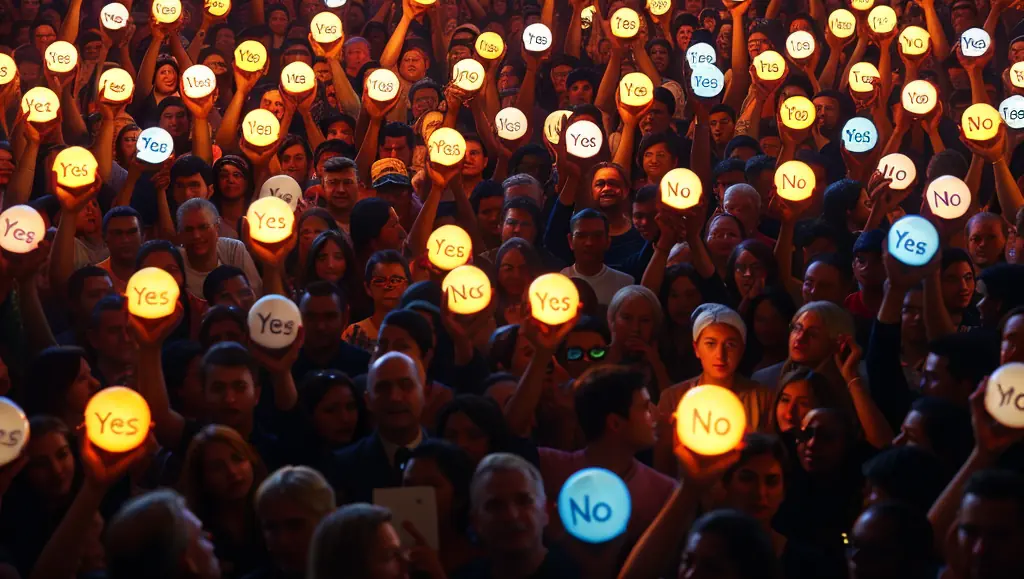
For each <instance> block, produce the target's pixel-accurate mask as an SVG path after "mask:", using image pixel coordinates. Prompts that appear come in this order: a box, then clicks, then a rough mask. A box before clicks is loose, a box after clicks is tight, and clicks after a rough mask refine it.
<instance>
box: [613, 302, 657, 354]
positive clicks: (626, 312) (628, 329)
mask: <svg viewBox="0 0 1024 579" xmlns="http://www.w3.org/2000/svg"><path fill="white" fill-rule="evenodd" d="M654 320H655V317H654V312H653V311H652V309H651V304H650V303H649V302H648V301H647V300H646V299H644V298H642V297H640V296H630V297H628V298H626V299H625V300H623V302H622V305H621V306H620V307H619V309H618V311H617V312H615V316H614V317H613V318H612V324H611V326H612V327H611V330H612V342H620V343H622V342H625V341H626V340H628V339H630V338H635V339H639V340H643V341H644V342H645V343H648V344H650V343H651V342H652V341H653V339H654Z"/></svg>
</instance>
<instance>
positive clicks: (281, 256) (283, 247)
mask: <svg viewBox="0 0 1024 579" xmlns="http://www.w3.org/2000/svg"><path fill="white" fill-rule="evenodd" d="M285 176H286V175H279V176H278V177H285ZM289 178H290V177H289ZM273 197H274V198H275V199H281V198H280V197H278V196H276V195H274V196H273ZM263 198H264V199H266V197H263ZM282 201H283V199H282ZM239 233H240V234H241V237H242V242H243V243H245V246H246V248H248V250H249V253H250V254H252V257H253V259H255V260H256V261H258V262H259V263H262V264H263V265H264V267H267V268H270V269H274V270H278V271H279V270H281V268H283V267H284V262H285V259H287V257H288V254H290V253H291V252H292V250H293V249H295V244H296V243H297V242H298V238H299V235H298V231H296V230H295V226H294V224H293V225H292V228H291V235H289V236H288V237H286V238H285V239H284V240H282V241H279V242H276V243H265V242H262V241H257V240H256V239H253V237H252V236H251V235H250V232H249V221H248V220H247V219H243V220H242V230H241V231H240V232H239Z"/></svg>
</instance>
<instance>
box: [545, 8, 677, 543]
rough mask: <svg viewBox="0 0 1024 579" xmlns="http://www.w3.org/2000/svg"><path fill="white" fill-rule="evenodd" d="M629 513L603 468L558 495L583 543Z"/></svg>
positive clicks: (575, 478) (625, 520) (618, 485)
mask: <svg viewBox="0 0 1024 579" xmlns="http://www.w3.org/2000/svg"><path fill="white" fill-rule="evenodd" d="M665 1H666V3H667V2H668V0H665ZM632 510H633V503H632V502H631V501H630V498H629V488H628V487H627V486H626V483H624V482H622V479H621V478H619V477H618V475H616V474H615V473H613V472H612V471H610V470H605V469H603V468H596V467H591V468H585V469H583V470H580V471H576V473H574V474H573V475H572V476H570V477H569V478H568V480H566V481H565V484H564V485H562V490H561V492H559V493H558V516H559V518H560V519H561V520H562V526H563V527H564V528H565V530H566V531H567V532H568V533H569V534H570V535H572V536H573V537H576V538H577V539H579V540H580V541H583V542H585V543H592V544H598V543H606V542H608V541H611V540H612V539H614V538H616V537H618V536H620V535H622V534H623V533H625V532H626V527H627V526H628V525H629V517H630V515H631V514H632Z"/></svg>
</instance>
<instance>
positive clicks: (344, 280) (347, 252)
mask: <svg viewBox="0 0 1024 579" xmlns="http://www.w3.org/2000/svg"><path fill="white" fill-rule="evenodd" d="M331 223H334V219H333V218H332V219H331ZM328 243H334V244H335V245H337V246H338V248H339V249H341V253H342V255H344V256H345V273H344V274H343V275H342V276H341V279H340V280H338V281H337V282H336V283H337V285H338V287H339V288H340V289H341V290H343V291H345V292H346V294H347V295H350V296H358V295H359V293H358V292H362V291H363V289H362V287H361V285H360V282H361V278H360V275H359V274H360V271H359V268H358V267H356V255H355V252H354V251H353V250H352V246H351V245H350V244H349V241H348V238H346V237H345V234H344V233H342V232H341V231H340V230H337V229H328V230H327V231H324V232H322V233H320V235H317V236H316V239H314V240H313V243H312V244H311V245H310V246H309V253H307V254H306V268H305V280H304V281H305V283H307V284H308V283H312V282H314V281H319V280H320V276H319V275H317V273H316V261H317V258H318V257H319V256H320V254H321V253H323V252H324V251H326V250H327V244H328Z"/></svg>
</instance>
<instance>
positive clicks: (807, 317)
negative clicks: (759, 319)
mask: <svg viewBox="0 0 1024 579" xmlns="http://www.w3.org/2000/svg"><path fill="white" fill-rule="evenodd" d="M834 351H835V343H834V342H833V340H832V339H831V338H830V336H829V329H828V328H827V327H826V326H825V322H824V320H822V319H821V316H819V315H818V314H817V312H810V311H809V312H804V313H802V314H800V317H799V318H797V319H795V320H793V324H792V326H791V327H790V331H789V358H790V359H791V360H793V361H794V362H796V363H798V364H804V365H806V366H816V365H817V364H819V363H821V362H822V361H824V360H825V359H826V358H828V357H829V356H831V355H832V354H833V352H834Z"/></svg>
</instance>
